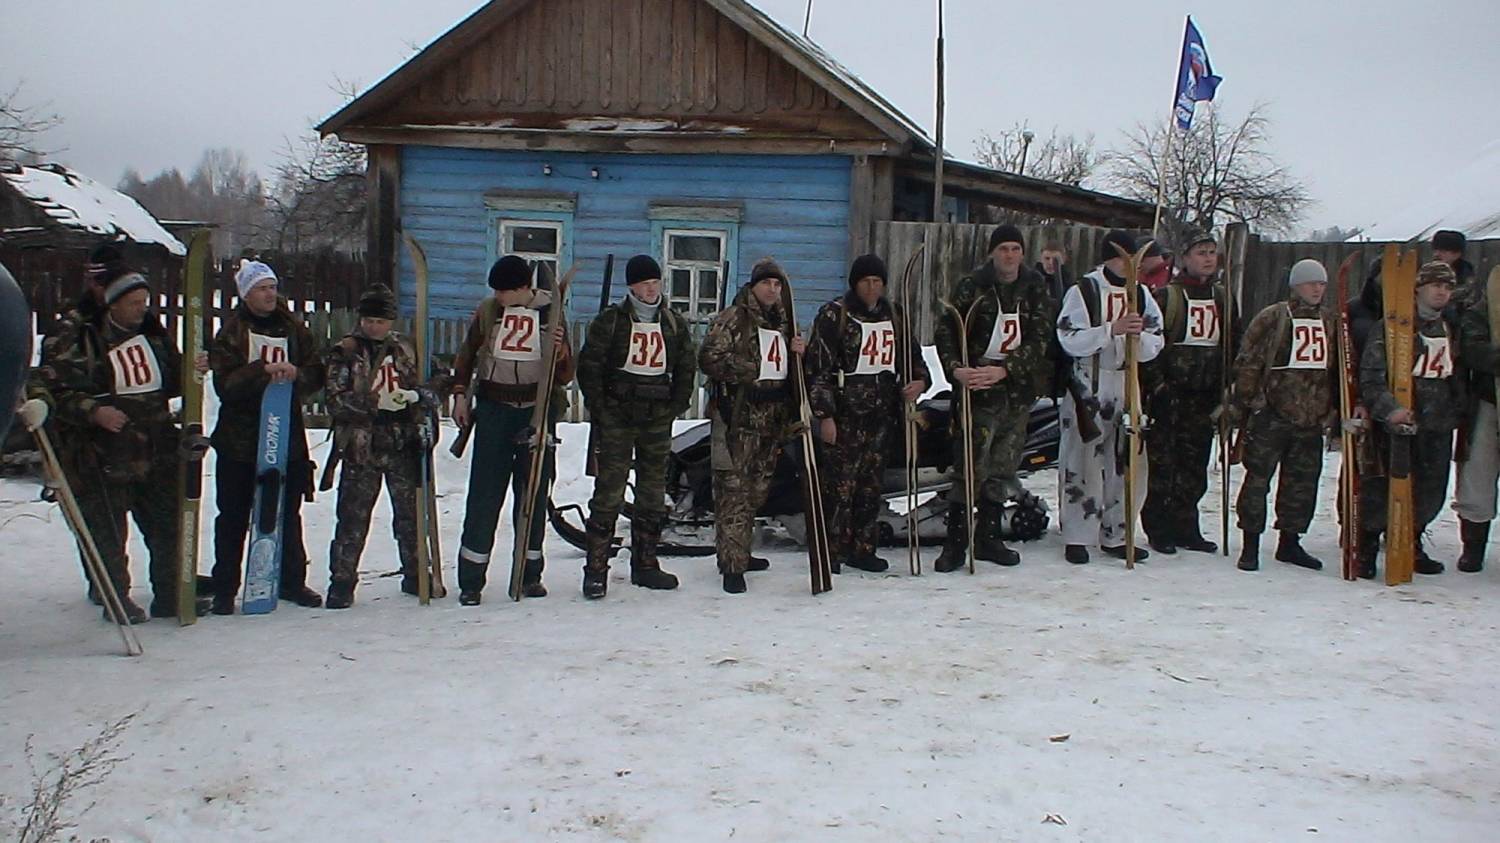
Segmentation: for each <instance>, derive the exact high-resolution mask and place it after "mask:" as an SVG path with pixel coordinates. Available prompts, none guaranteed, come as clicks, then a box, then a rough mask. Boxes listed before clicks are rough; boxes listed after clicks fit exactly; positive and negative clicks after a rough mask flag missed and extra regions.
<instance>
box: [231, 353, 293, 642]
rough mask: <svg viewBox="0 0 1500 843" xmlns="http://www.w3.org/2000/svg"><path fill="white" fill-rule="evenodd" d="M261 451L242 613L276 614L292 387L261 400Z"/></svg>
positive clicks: (277, 386)
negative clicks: (273, 612)
mask: <svg viewBox="0 0 1500 843" xmlns="http://www.w3.org/2000/svg"><path fill="white" fill-rule="evenodd" d="M256 430H257V433H256V436H257V441H256V445H255V513H254V516H253V517H252V518H251V521H250V552H249V553H248V554H246V557H245V602H244V605H243V606H241V611H243V612H244V613H245V614H247V615H263V614H265V613H267V612H271V611H275V609H276V598H277V595H278V593H279V592H280V590H281V507H282V504H283V500H282V499H283V498H284V497H285V494H286V463H287V451H288V450H290V449H291V442H290V441H288V437H290V436H291V434H292V382H291V381H283V382H281V383H273V384H271V385H269V386H267V387H266V392H265V395H264V396H262V397H261V399H260V427H258V428H257V429H256Z"/></svg>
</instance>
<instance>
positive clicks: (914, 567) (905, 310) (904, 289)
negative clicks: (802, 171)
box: [901, 243, 927, 577]
mask: <svg viewBox="0 0 1500 843" xmlns="http://www.w3.org/2000/svg"><path fill="white" fill-rule="evenodd" d="M926 249H927V244H926V243H923V244H922V245H920V246H918V247H917V250H916V251H915V252H912V253H911V257H910V258H907V259H906V269H905V270H903V271H902V273H901V324H902V327H903V330H904V331H905V332H906V336H905V337H904V338H903V341H904V342H905V349H904V351H903V352H902V354H903V357H904V359H903V361H902V362H903V363H904V364H905V366H906V370H905V371H904V372H903V373H902V376H903V377H905V378H906V380H907V381H908V382H910V381H911V373H912V372H913V371H914V370H915V366H916V355H918V354H921V353H922V351H921V346H919V345H917V344H916V343H914V342H912V330H911V314H912V313H913V311H912V307H911V304H912V299H913V293H912V289H911V278H912V272H913V271H915V270H916V268H917V261H918V260H920V259H921V257H922V253H923V252H924V251H926ZM901 386H904V384H902V385H901ZM901 419H902V422H903V424H902V426H901V429H902V433H903V435H904V437H905V439H904V442H903V447H904V448H905V455H906V564H907V567H908V569H909V570H910V571H911V575H912V576H914V577H920V576H921V575H922V543H921V537H920V536H918V535H917V469H918V465H919V463H920V454H918V452H917V440H918V433H919V431H918V427H917V403H916V402H915V401H913V402H911V403H910V404H908V403H907V402H906V401H905V400H902V402H901Z"/></svg>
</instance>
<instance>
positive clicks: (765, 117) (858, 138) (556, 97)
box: [320, 0, 912, 152]
mask: <svg viewBox="0 0 1500 843" xmlns="http://www.w3.org/2000/svg"><path fill="white" fill-rule="evenodd" d="M320 128H321V129H322V130H323V131H324V132H337V133H338V134H339V136H340V137H341V138H343V139H344V140H348V141H352V142H356V143H432V144H435V145H462V146H471V145H481V146H491V147H497V148H503V147H507V146H517V147H533V148H534V147H537V146H540V145H542V142H541V141H540V140H539V139H538V138H539V136H541V135H544V134H553V133H572V134H576V135H581V136H592V137H593V138H596V139H599V138H607V137H609V136H617V137H619V138H621V139H622V143H621V144H620V145H619V146H617V147H615V148H619V149H621V150H634V151H657V150H660V149H661V147H659V146H650V147H647V146H640V145H634V146H632V145H630V144H629V143H625V142H624V141H623V139H625V138H631V139H637V140H638V139H640V138H656V139H658V140H659V141H661V140H664V139H670V140H675V141H678V142H679V143H681V142H684V141H691V140H692V139H694V138H712V137H717V138H720V139H725V138H728V139H741V140H747V141H748V140H752V139H761V140H767V139H769V140H777V139H781V140H787V141H796V140H801V141H803V142H806V141H814V140H815V141H817V142H821V143H822V144H823V145H824V147H825V148H826V145H827V143H828V141H836V142H838V141H847V142H853V143H856V144H860V145H864V146H869V145H874V144H881V145H885V146H880V147H877V148H882V149H884V148H886V147H887V146H888V147H889V150H890V151H891V152H897V151H899V150H900V149H902V148H904V147H905V146H906V145H907V144H908V143H909V142H910V141H911V140H912V138H911V131H910V127H909V126H907V125H904V124H903V123H902V122H901V120H900V118H899V116H898V115H895V116H893V115H892V114H891V113H890V111H889V110H888V109H887V108H885V107H883V104H881V103H878V102H873V101H870V100H868V99H866V98H864V96H863V95H862V94H861V92H860V91H859V90H858V89H857V88H855V87H854V86H853V85H852V84H850V83H849V82H848V80H847V79H846V78H845V77H843V76H841V75H839V73H838V72H837V68H830V67H829V66H827V65H825V64H823V63H822V62H820V60H819V57H818V56H816V55H811V54H808V53H807V52H805V51H803V50H800V49H798V48H797V45H795V44H793V43H791V41H790V40H789V39H788V38H787V35H786V33H785V32H784V31H780V30H779V28H778V27H776V26H775V25H774V24H773V23H770V22H769V19H768V18H765V17H764V16H763V15H760V14H759V13H756V12H754V11H753V10H752V9H750V8H749V7H748V6H747V5H746V4H744V3H743V2H742V0H495V2H492V3H490V4H489V5H487V6H485V7H483V8H482V9H480V10H479V11H478V12H476V13H475V14H474V15H472V16H471V17H470V18H469V19H468V20H466V21H464V22H463V23H461V24H460V25H459V26H457V27H455V28H454V29H453V30H452V31H450V32H449V33H448V34H447V35H445V36H443V37H442V38H440V39H438V40H437V41H436V42H434V43H433V44H432V45H431V46H430V47H428V48H427V49H426V50H424V51H423V52H422V53H421V54H419V55H418V56H416V57H415V58H413V59H412V60H411V61H410V62H408V63H407V64H406V65H404V66H403V67H402V68H401V69H399V70H398V71H396V72H395V73H394V74H392V75H391V76H390V77H388V78H387V79H386V80H385V81H383V82H382V83H380V84H379V85H377V86H376V87H375V88H373V89H371V90H370V91H369V92H367V93H366V94H365V95H363V96H361V97H360V98H359V99H357V100H355V101H354V102H353V103H351V104H350V105H349V106H347V107H346V108H344V109H343V110H342V111H340V112H339V113H338V114H335V115H334V116H333V117H331V118H329V120H328V121H326V122H325V123H324V124H323V125H322V126H321V127H320ZM438 132H442V133H444V136H441V137H438V136H436V133H438ZM486 137H487V138H488V139H489V140H487V141H485V142H482V143H476V142H475V141H476V140H477V139H478V138H486ZM528 137H529V138H530V142H527V139H528ZM594 148H599V147H597V146H596V147H594ZM812 149H813V148H812V147H810V146H809V147H808V151H812Z"/></svg>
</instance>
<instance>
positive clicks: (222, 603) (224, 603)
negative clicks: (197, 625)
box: [209, 591, 234, 615]
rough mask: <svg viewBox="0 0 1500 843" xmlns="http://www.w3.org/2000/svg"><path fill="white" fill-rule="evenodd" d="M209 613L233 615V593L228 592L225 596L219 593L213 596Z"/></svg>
mask: <svg viewBox="0 0 1500 843" xmlns="http://www.w3.org/2000/svg"><path fill="white" fill-rule="evenodd" d="M209 611H211V612H213V613H214V614H216V615H232V614H234V593H233V592H229V593H227V594H226V593H224V592H222V591H220V592H217V593H216V594H214V604H213V607H212V608H211V609H210V610H209Z"/></svg>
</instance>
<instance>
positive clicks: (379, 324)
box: [359, 316, 392, 340]
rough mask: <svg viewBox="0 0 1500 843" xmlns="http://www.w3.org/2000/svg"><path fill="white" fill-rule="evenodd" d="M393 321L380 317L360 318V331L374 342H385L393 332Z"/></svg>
mask: <svg viewBox="0 0 1500 843" xmlns="http://www.w3.org/2000/svg"><path fill="white" fill-rule="evenodd" d="M391 324H392V322H391V320H389V319H382V318H380V317H379V316H361V317H359V330H360V331H361V332H362V333H364V335H365V336H367V337H369V338H370V339H372V340H383V339H385V336H386V334H389V333H390V332H391Z"/></svg>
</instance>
